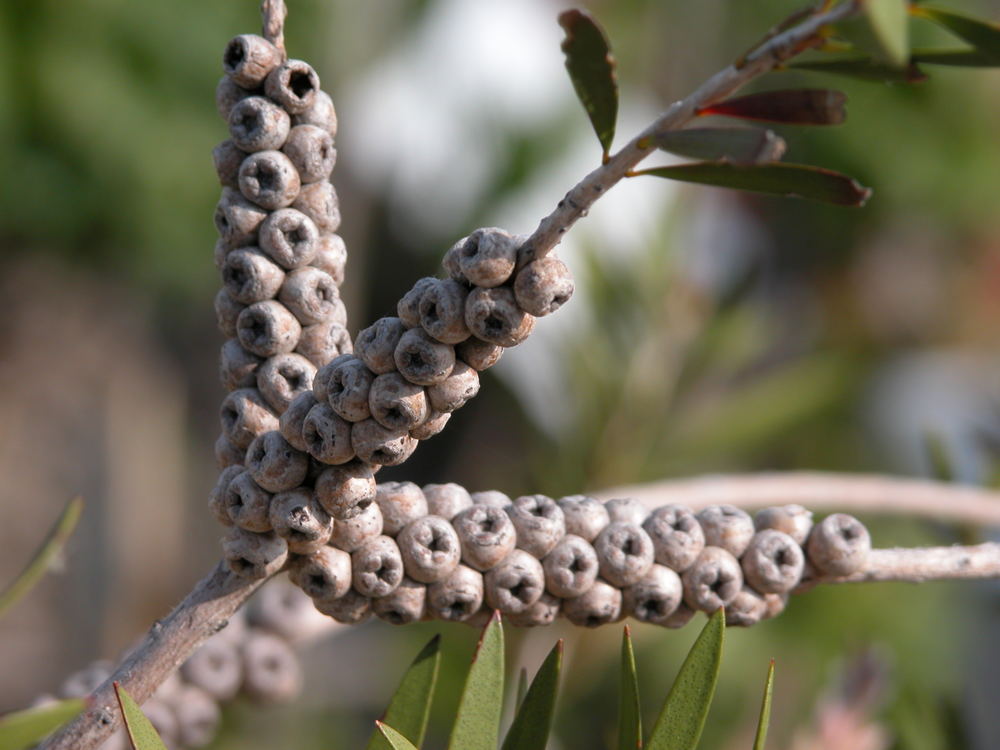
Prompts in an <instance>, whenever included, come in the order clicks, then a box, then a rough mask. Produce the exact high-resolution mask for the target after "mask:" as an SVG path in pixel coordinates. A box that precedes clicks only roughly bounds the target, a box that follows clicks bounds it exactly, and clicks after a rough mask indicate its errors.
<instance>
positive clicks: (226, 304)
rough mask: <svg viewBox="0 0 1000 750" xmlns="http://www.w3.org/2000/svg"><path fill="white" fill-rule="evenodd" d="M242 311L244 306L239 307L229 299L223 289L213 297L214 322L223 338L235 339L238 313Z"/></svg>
mask: <svg viewBox="0 0 1000 750" xmlns="http://www.w3.org/2000/svg"><path fill="white" fill-rule="evenodd" d="M244 310H246V305H241V304H240V303H239V302H237V301H236V300H234V299H233V298H232V297H230V296H229V292H227V291H226V289H225V287H223V288H222V289H220V290H219V291H218V293H217V294H216V295H215V320H216V322H217V323H218V325H219V330H220V331H221V332H222V334H223V335H224V336H226V337H228V338H235V337H236V332H237V328H236V321H237V320H239V317H240V313H241V312H243V311H244Z"/></svg>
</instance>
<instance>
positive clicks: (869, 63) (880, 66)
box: [788, 57, 927, 83]
mask: <svg viewBox="0 0 1000 750" xmlns="http://www.w3.org/2000/svg"><path fill="white" fill-rule="evenodd" d="M788 67H789V68H795V69H797V70H813V71H816V72H817V73H830V74H832V75H838V76H847V77H848V78H858V79H860V80H862V81H877V82H879V83H921V82H923V81H926V80H927V74H926V73H924V72H923V71H922V70H920V68H918V67H917V66H916V64H914V63H912V62H911V63H910V64H909V65H905V66H903V67H901V68H897V67H894V66H892V65H886V64H885V63H881V62H878V61H877V60H873V59H871V58H870V57H838V58H833V59H828V60H807V61H804V62H793V63H791V64H790V65H789V66H788Z"/></svg>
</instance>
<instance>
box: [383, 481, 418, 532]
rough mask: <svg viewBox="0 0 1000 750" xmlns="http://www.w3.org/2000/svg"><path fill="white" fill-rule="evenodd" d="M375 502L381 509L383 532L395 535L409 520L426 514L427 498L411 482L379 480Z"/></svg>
mask: <svg viewBox="0 0 1000 750" xmlns="http://www.w3.org/2000/svg"><path fill="white" fill-rule="evenodd" d="M375 502H376V503H378V506H379V508H380V509H381V511H382V524H383V529H384V533H385V534H388V535H389V536H396V535H397V534H398V533H399V532H400V531H402V530H403V527H404V526H406V525H407V524H408V523H410V522H411V521H415V520H417V519H418V518H423V517H425V516H426V515H427V499H426V498H425V497H424V493H423V492H422V491H421V490H420V488H419V487H418V486H417V485H415V484H414V483H413V482H380V483H379V485H378V487H376V490H375Z"/></svg>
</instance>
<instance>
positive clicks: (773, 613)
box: [761, 594, 789, 620]
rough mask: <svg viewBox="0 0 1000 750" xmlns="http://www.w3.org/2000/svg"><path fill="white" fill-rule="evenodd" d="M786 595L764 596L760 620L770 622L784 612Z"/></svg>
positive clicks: (786, 601)
mask: <svg viewBox="0 0 1000 750" xmlns="http://www.w3.org/2000/svg"><path fill="white" fill-rule="evenodd" d="M788 596H789V595H788V594H764V615H763V617H762V618H761V619H762V620H770V619H771V618H772V617H777V616H778V615H780V614H781V613H782V612H784V611H785V606H786V605H787V604H788Z"/></svg>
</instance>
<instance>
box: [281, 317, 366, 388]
mask: <svg viewBox="0 0 1000 750" xmlns="http://www.w3.org/2000/svg"><path fill="white" fill-rule="evenodd" d="M295 351H296V352H297V353H298V354H301V355H302V356H303V357H305V358H306V359H308V360H309V361H310V362H312V363H313V364H314V365H316V366H317V367H322V366H323V365H326V364H328V363H330V362H332V361H333V360H334V359H336V358H337V357H339V356H340V355H342V354H350V353H351V352H352V351H354V346H353V344H352V343H351V335H350V334H349V333H348V332H347V329H346V328H344V326H343V325H341V324H340V323H337V322H336V321H333V320H326V321H323V322H322V323H316V324H315V325H311V326H305V327H304V328H303V329H302V333H301V334H300V336H299V343H298V344H296V345H295ZM324 400H325V397H324Z"/></svg>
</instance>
